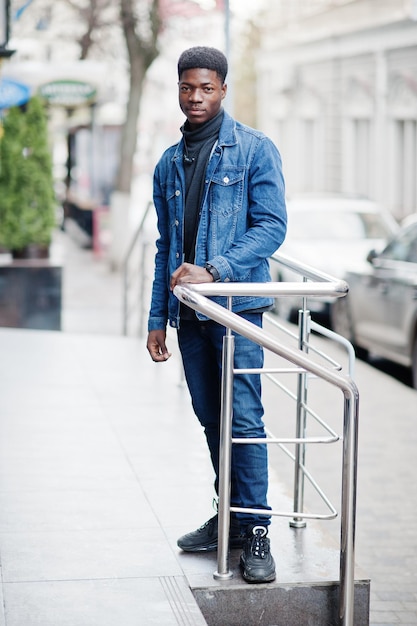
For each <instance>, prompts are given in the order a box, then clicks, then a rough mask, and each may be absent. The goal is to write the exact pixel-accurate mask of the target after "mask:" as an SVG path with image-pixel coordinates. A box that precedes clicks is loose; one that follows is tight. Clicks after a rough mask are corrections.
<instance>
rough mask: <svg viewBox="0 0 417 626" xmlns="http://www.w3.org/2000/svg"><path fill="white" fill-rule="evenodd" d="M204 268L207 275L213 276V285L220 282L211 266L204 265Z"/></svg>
mask: <svg viewBox="0 0 417 626" xmlns="http://www.w3.org/2000/svg"><path fill="white" fill-rule="evenodd" d="M204 268H205V269H206V270H207V271H208V273H209V274H211V275H212V276H213V281H214V282H215V283H219V282H220V274H219V272H218V271H217V270H216V268H215V267H214V266H213V265H210V263H206V264H205V266H204Z"/></svg>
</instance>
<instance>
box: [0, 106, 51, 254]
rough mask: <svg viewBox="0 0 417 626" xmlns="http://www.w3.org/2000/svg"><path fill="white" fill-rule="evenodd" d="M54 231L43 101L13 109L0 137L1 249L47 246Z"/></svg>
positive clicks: (49, 159)
mask: <svg viewBox="0 0 417 626" xmlns="http://www.w3.org/2000/svg"><path fill="white" fill-rule="evenodd" d="M54 228H55V197H54V191H53V175H52V159H51V154H50V151H49V146H48V130H47V119H46V113H45V110H44V107H43V104H42V101H41V99H40V98H39V97H33V98H31V99H30V100H29V102H28V104H27V106H26V110H22V109H21V108H19V107H13V108H11V109H10V110H9V111H8V112H7V115H6V116H5V118H4V120H3V132H2V134H1V137H0V246H3V247H4V248H6V249H8V250H11V251H15V250H22V249H24V248H25V247H27V246H30V245H32V244H36V245H39V246H49V244H50V242H51V238H52V233H53V230H54Z"/></svg>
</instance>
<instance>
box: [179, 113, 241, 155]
mask: <svg viewBox="0 0 417 626" xmlns="http://www.w3.org/2000/svg"><path fill="white" fill-rule="evenodd" d="M236 143H237V138H236V121H235V120H234V119H233V117H232V116H231V115H229V113H227V111H225V112H224V116H223V122H222V125H221V126H220V130H219V139H218V141H217V145H219V146H234V145H235V144H236ZM183 152H184V139H183V138H181V140H180V141H179V142H178V143H177V146H176V149H175V153H174V155H173V157H172V160H173V161H176V160H178V159H179V158H180V159H182V155H183Z"/></svg>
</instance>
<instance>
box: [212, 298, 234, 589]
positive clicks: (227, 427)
mask: <svg viewBox="0 0 417 626" xmlns="http://www.w3.org/2000/svg"><path fill="white" fill-rule="evenodd" d="M227 306H228V309H229V310H231V309H232V297H231V296H228V298H227ZM234 357H235V338H234V336H233V333H232V330H231V328H226V334H225V335H224V337H223V353H222V385H221V399H220V442H219V507H218V511H217V513H218V539H217V571H216V572H214V574H213V577H214V578H215V579H216V580H227V579H229V578H233V573H232V572H231V571H230V569H229V530H230V484H231V473H232V421H233V377H234Z"/></svg>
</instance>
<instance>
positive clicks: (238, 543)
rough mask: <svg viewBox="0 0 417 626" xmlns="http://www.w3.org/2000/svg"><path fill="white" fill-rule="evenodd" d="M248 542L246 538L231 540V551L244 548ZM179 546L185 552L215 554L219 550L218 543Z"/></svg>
mask: <svg viewBox="0 0 417 626" xmlns="http://www.w3.org/2000/svg"><path fill="white" fill-rule="evenodd" d="M245 541H246V537H242V538H240V537H239V538H234V539H230V544H229V547H230V549H231V550H233V549H235V548H242V547H243V545H244V543H245ZM177 546H178V547H179V548H180V549H181V550H182V551H183V552H214V551H215V550H217V541H216V542H215V543H209V544H204V545H201V546H182V545H180V544H179V543H178V542H177Z"/></svg>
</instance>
